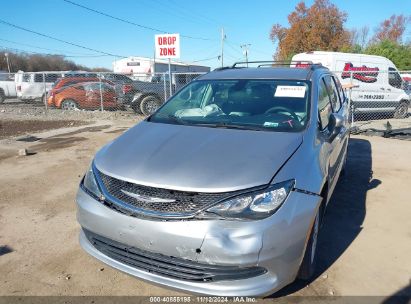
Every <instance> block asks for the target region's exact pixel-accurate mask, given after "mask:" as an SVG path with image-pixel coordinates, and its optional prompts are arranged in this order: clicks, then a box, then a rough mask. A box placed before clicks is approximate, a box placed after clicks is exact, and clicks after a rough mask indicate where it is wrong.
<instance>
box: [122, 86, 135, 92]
mask: <svg viewBox="0 0 411 304" xmlns="http://www.w3.org/2000/svg"><path fill="white" fill-rule="evenodd" d="M132 90H133V86H132V85H131V84H123V94H127V93H129V92H131V91H132Z"/></svg>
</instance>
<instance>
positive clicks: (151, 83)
mask: <svg viewBox="0 0 411 304" xmlns="http://www.w3.org/2000/svg"><path fill="white" fill-rule="evenodd" d="M201 74H203V73H172V74H171V77H170V76H169V75H168V73H155V74H134V75H131V76H128V75H122V74H115V73H103V72H101V73H100V72H96V73H94V72H55V71H53V72H18V73H11V74H9V73H0V114H1V113H7V112H9V111H16V110H17V111H18V112H19V113H23V114H25V113H27V117H30V111H33V109H34V110H40V111H41V113H44V114H45V115H57V114H56V113H59V115H64V113H67V112H68V111H83V112H88V113H97V112H107V111H109V112H113V111H116V112H121V113H126V112H127V113H128V114H138V115H141V114H142V115H145V116H147V115H150V114H151V113H153V112H154V111H155V110H156V109H157V108H158V107H159V106H161V105H162V104H163V103H164V102H165V101H166V100H167V99H168V98H169V97H170V96H171V95H173V94H174V93H175V92H176V91H177V90H179V89H180V88H181V87H183V86H184V85H186V84H187V83H189V82H190V81H192V80H194V79H195V78H197V77H198V76H200V75H201ZM335 74H336V75H337V76H338V78H339V80H340V82H341V84H342V85H343V87H345V94H346V96H347V97H348V98H349V100H350V108H351V114H350V119H351V123H352V130H353V132H357V133H361V132H362V130H363V131H364V130H370V129H381V126H382V122H384V123H385V125H384V128H386V129H388V128H390V126H391V128H392V126H393V125H394V128H396V129H402V128H411V117H410V114H409V107H410V96H411V71H402V72H398V71H396V70H392V71H391V70H389V71H379V70H375V71H374V70H370V69H368V70H361V68H359V70H358V71H336V72H335ZM387 121H388V124H387ZM377 126H378V127H377Z"/></svg>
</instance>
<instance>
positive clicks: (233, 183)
mask: <svg viewBox="0 0 411 304" xmlns="http://www.w3.org/2000/svg"><path fill="white" fill-rule="evenodd" d="M301 143H302V134H301V133H284V132H270V131H251V130H236V129H225V128H224V129H221V128H209V127H199V126H197V127H196V126H187V125H174V124H163V123H153V122H146V121H143V122H141V123H139V124H138V125H136V126H134V127H133V128H131V129H130V130H128V131H127V132H125V133H124V134H123V135H121V136H120V137H119V138H117V139H116V140H114V141H113V142H112V143H110V144H108V145H106V146H105V147H103V148H102V149H101V150H100V151H99V152H98V153H97V155H96V157H95V160H94V164H95V166H96V168H97V169H98V170H100V171H101V172H103V173H104V174H106V175H110V176H112V177H115V178H118V179H122V180H126V181H129V182H132V183H136V184H140V185H145V186H151V187H158V188H167V189H174V190H181V191H194V192H227V191H235V190H241V189H246V188H251V187H256V186H261V185H265V184H268V183H269V182H270V181H271V179H272V177H273V176H274V174H275V173H276V172H277V171H278V170H279V169H280V167H281V166H282V165H283V164H284V163H285V162H286V161H287V160H288V158H289V157H290V156H291V155H292V154H293V153H294V151H295V150H296V149H297V148H298V147H299V146H300V144H301Z"/></svg>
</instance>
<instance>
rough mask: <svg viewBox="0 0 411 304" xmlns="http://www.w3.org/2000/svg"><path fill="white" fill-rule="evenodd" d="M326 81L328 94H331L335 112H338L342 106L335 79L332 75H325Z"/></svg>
mask: <svg viewBox="0 0 411 304" xmlns="http://www.w3.org/2000/svg"><path fill="white" fill-rule="evenodd" d="M324 82H325V85H326V86H327V90H328V94H329V96H330V100H331V105H332V107H333V109H334V112H338V111H339V110H340V108H341V101H340V97H339V96H338V91H337V87H336V86H335V83H334V81H333V80H332V79H331V76H325V77H324Z"/></svg>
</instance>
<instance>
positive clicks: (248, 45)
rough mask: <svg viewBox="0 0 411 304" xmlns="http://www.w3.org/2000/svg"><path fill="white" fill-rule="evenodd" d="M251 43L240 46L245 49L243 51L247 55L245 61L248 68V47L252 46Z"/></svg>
mask: <svg viewBox="0 0 411 304" xmlns="http://www.w3.org/2000/svg"><path fill="white" fill-rule="evenodd" d="M250 45H251V44H249V43H248V44H242V45H240V47H241V48H242V49H243V50H244V51H243V53H244V55H245V62H246V63H247V68H248V48H249V47H250Z"/></svg>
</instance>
